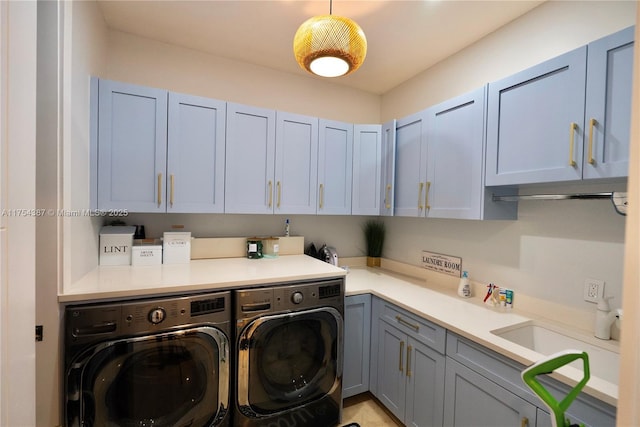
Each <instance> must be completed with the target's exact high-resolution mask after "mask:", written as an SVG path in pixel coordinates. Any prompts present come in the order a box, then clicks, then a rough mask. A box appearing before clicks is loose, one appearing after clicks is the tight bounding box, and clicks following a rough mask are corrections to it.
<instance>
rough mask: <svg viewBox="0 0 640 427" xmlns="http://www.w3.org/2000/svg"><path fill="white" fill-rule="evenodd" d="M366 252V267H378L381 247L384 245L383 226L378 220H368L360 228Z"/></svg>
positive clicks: (384, 230)
mask: <svg viewBox="0 0 640 427" xmlns="http://www.w3.org/2000/svg"><path fill="white" fill-rule="evenodd" d="M362 230H363V232H364V240H365V244H366V252H367V266H369V267H380V257H381V256H382V246H383V245H384V236H385V232H386V229H385V225H384V222H382V221H380V220H375V219H370V220H368V221H367V222H365V223H364V226H363V227H362Z"/></svg>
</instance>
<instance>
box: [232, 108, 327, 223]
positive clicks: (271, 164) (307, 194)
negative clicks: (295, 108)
mask: <svg viewBox="0 0 640 427" xmlns="http://www.w3.org/2000/svg"><path fill="white" fill-rule="evenodd" d="M226 153H227V156H226V159H227V162H226V180H225V182H226V188H225V212H227V213H244V214H252V213H253V214H260V213H262V214H271V213H282V214H309V213H315V212H316V180H317V164H318V119H317V118H315V117H307V116H302V115H299V114H291V113H284V112H280V111H278V112H276V111H274V110H268V109H264V108H256V107H251V106H246V105H240V104H233V103H229V104H228V105H227V148H226Z"/></svg>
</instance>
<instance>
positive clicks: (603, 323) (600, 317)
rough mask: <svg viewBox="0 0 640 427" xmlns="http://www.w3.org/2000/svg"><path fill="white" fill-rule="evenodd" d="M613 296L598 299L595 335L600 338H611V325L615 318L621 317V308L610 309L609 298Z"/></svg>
mask: <svg viewBox="0 0 640 427" xmlns="http://www.w3.org/2000/svg"><path fill="white" fill-rule="evenodd" d="M611 298H613V297H604V298H602V299H601V300H600V301H598V306H597V311H596V328H595V336H596V338H600V339H601V340H608V339H611V326H612V325H613V322H615V321H616V320H617V319H622V309H621V308H617V309H615V310H611V309H610V308H609V300H610V299H611Z"/></svg>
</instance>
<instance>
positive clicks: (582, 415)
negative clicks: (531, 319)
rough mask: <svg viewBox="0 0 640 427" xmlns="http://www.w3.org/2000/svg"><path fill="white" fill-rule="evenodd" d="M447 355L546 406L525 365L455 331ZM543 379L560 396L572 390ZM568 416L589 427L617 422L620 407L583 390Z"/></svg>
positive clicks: (448, 339)
mask: <svg viewBox="0 0 640 427" xmlns="http://www.w3.org/2000/svg"><path fill="white" fill-rule="evenodd" d="M447 356H449V357H450V358H452V359H454V360H456V361H458V362H460V363H461V364H463V365H465V366H466V367H468V368H470V369H472V370H473V371H475V372H477V373H479V374H480V375H482V376H484V377H485V378H488V379H489V380H491V381H493V382H495V383H496V384H498V385H500V386H502V387H504V388H506V389H507V390H510V391H511V392H512V393H515V394H516V395H518V396H520V397H521V398H523V399H525V400H527V401H529V402H531V403H533V404H534V405H537V406H539V407H542V406H544V405H543V403H542V401H541V400H540V399H539V398H538V397H537V396H536V395H534V394H533V392H532V391H531V390H530V389H529V388H528V387H527V386H526V384H525V383H524V382H523V381H522V378H521V377H520V372H522V370H523V369H524V368H525V366H524V365H522V364H520V363H518V362H516V361H514V360H511V359H509V358H507V357H504V356H502V355H500V354H498V353H496V352H494V351H492V350H489V349H488V348H486V347H483V346H482V345H480V344H477V343H474V342H473V341H470V340H467V339H465V338H462V337H459V336H457V335H455V334H453V333H451V332H449V333H448V334H447ZM540 382H541V383H542V384H543V385H544V387H545V388H546V389H547V390H549V391H550V392H551V393H552V394H553V395H554V396H556V398H558V399H559V398H561V397H564V396H566V395H567V393H568V392H569V390H570V388H569V386H567V385H566V384H563V383H561V382H559V381H557V380H554V379H552V378H548V377H547V378H542V379H540ZM567 415H568V416H569V417H570V418H571V421H574V422H575V421H577V422H580V423H583V424H584V425H585V426H614V425H615V424H616V408H615V407H613V406H611V405H608V404H606V403H604V402H602V401H599V400H598V399H595V398H593V397H591V396H589V395H587V394H585V393H581V394H580V395H579V396H578V398H577V399H576V400H575V401H574V402H573V403H572V404H571V407H570V408H569V410H567Z"/></svg>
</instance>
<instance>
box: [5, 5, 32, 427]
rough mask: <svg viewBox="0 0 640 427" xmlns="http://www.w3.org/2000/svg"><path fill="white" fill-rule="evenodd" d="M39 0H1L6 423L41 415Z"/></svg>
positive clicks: (26, 422)
mask: <svg viewBox="0 0 640 427" xmlns="http://www.w3.org/2000/svg"><path fill="white" fill-rule="evenodd" d="M36 30H37V6H36V3H35V2H1V3H0V47H1V49H0V86H1V89H0V150H1V153H2V155H1V156H0V161H1V162H2V166H1V167H0V172H2V176H0V182H2V187H1V191H0V199H1V200H2V203H1V205H2V207H3V208H6V209H16V210H18V211H16V212H22V213H17V214H16V215H9V216H6V217H3V218H2V219H1V220H0V226H1V228H0V230H1V231H0V244H1V245H2V248H1V249H2V251H1V252H0V257H2V260H1V261H0V264H1V266H2V269H1V270H0V425H2V426H23V425H27V426H32V425H36V420H35V410H34V409H35V388H36V379H35V341H34V325H35V253H34V249H35V235H36V217H35V215H31V214H28V213H24V212H25V211H20V210H21V209H25V210H29V209H35V208H36V203H35V202H36V182H35V176H36V168H35V149H36V129H35V124H36V123H35V122H36Z"/></svg>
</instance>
